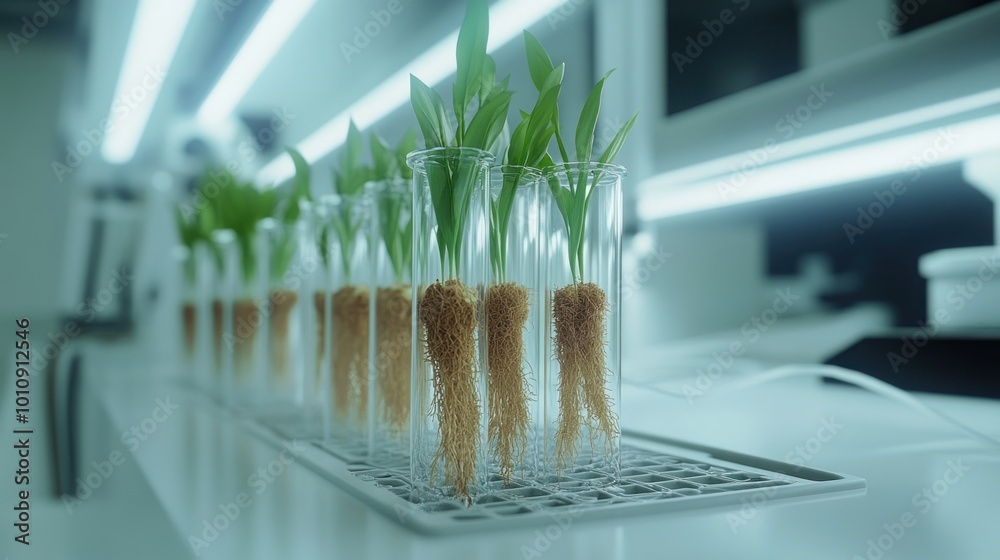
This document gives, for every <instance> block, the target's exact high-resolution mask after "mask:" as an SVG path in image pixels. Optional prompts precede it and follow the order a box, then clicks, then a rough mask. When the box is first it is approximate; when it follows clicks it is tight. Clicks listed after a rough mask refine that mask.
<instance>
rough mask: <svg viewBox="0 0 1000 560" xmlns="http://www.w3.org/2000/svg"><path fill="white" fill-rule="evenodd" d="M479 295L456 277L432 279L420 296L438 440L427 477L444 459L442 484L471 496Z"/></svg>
mask: <svg viewBox="0 0 1000 560" xmlns="http://www.w3.org/2000/svg"><path fill="white" fill-rule="evenodd" d="M478 305H479V298H478V297H477V296H476V293H475V292H474V291H472V290H471V289H470V288H469V287H467V286H466V285H465V284H463V283H462V282H461V281H460V280H456V279H451V280H447V281H445V282H444V283H441V282H436V283H434V284H431V285H430V286H428V287H427V289H426V290H425V291H424V294H423V297H422V299H421V300H420V307H419V310H418V313H419V315H418V316H419V319H420V322H421V324H422V325H423V327H424V336H426V340H425V341H424V343H425V345H426V349H427V361H428V362H429V363H430V364H431V367H432V368H433V378H432V381H433V386H434V396H433V401H432V403H431V408H432V410H433V412H434V414H435V415H436V416H437V420H438V430H439V431H440V436H441V443H440V446H439V447H438V449H437V451H436V452H435V454H434V459H433V461H431V467H430V477H431V480H432V481H433V480H434V473H435V470H436V468H437V466H438V462H440V461H443V462H444V471H445V475H444V479H445V484H446V485H452V486H454V489H455V496H456V497H457V498H459V499H463V500H465V501H466V502H467V503H468V502H469V500H470V491H471V489H472V486H473V485H474V484H475V473H476V449H478V447H479V443H480V442H479V419H480V410H479V396H478V395H477V394H476V311H477V308H478Z"/></svg>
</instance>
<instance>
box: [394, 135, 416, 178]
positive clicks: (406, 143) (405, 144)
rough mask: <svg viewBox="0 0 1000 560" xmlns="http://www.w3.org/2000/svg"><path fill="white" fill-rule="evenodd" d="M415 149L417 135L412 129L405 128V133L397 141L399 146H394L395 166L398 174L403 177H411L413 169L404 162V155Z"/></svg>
mask: <svg viewBox="0 0 1000 560" xmlns="http://www.w3.org/2000/svg"><path fill="white" fill-rule="evenodd" d="M416 149H417V135H416V133H414V132H413V130H412V129H410V130H407V131H406V134H404V135H403V139H402V140H400V142H399V147H398V148H396V160H397V162H398V164H397V166H398V168H399V175H400V177H401V178H403V179H407V180H409V179H412V178H413V170H412V169H410V166H409V165H408V164H407V163H406V156H408V155H409V154H410V152H412V151H414V150H416Z"/></svg>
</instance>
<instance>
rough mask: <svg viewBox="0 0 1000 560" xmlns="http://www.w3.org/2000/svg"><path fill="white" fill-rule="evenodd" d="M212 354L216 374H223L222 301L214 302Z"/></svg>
mask: <svg viewBox="0 0 1000 560" xmlns="http://www.w3.org/2000/svg"><path fill="white" fill-rule="evenodd" d="M212 354H213V357H214V358H215V372H216V373H221V372H222V300H219V299H216V300H212Z"/></svg>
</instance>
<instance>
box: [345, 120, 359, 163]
mask: <svg viewBox="0 0 1000 560" xmlns="http://www.w3.org/2000/svg"><path fill="white" fill-rule="evenodd" d="M345 147H346V150H345V151H344V157H343V160H342V161H341V165H343V166H344V168H345V169H353V168H355V167H357V166H358V164H359V163H361V131H360V130H358V127H357V126H356V125H355V124H354V119H351V120H350V122H349V123H348V125H347V142H346V143H345Z"/></svg>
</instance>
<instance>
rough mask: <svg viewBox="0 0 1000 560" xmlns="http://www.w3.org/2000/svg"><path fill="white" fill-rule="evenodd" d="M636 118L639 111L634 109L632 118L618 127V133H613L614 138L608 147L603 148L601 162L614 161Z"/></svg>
mask: <svg viewBox="0 0 1000 560" xmlns="http://www.w3.org/2000/svg"><path fill="white" fill-rule="evenodd" d="M638 118H639V112H638V111H636V113H635V114H634V115H632V118H631V119H629V121H628V122H627V123H625V124H624V125H622V127H621V128H619V129H618V133H617V134H615V137H614V139H613V140H612V141H611V143H610V144H608V147H607V148H606V149H605V150H604V154H602V155H601V160H600V161H601V163H612V162H614V160H615V158H616V157H618V152H620V151H621V150H622V147H623V146H624V145H625V138H626V137H627V136H628V133H629V132H631V130H632V127H633V126H635V121H636V119H638Z"/></svg>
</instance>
